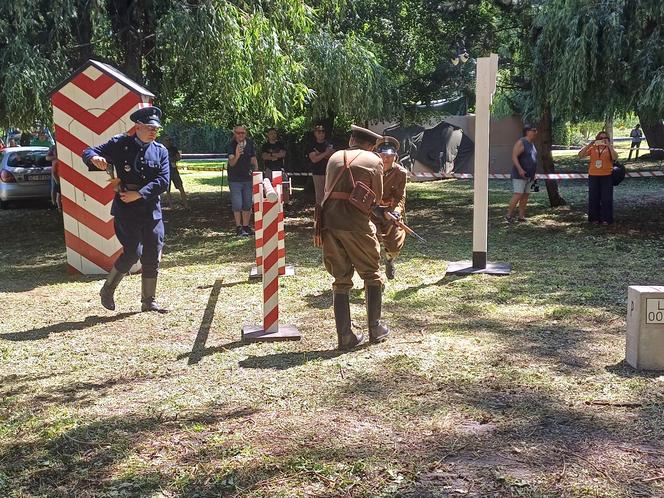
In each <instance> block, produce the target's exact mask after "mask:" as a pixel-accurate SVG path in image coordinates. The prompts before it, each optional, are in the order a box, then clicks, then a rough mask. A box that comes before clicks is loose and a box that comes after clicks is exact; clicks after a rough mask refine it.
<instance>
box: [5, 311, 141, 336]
mask: <svg viewBox="0 0 664 498" xmlns="http://www.w3.org/2000/svg"><path fill="white" fill-rule="evenodd" d="M137 313H139V312H138V311H127V312H124V313H118V314H117V315H112V316H98V315H94V316H89V317H87V318H85V319H84V320H82V321H78V322H62V323H56V324H53V325H47V326H46V327H39V328H37V329H32V330H24V331H22V332H8V333H4V334H0V339H6V340H8V341H36V340H39V339H46V338H47V337H48V336H49V335H51V334H59V333H62V332H73V331H75V330H85V329H87V328H90V327H94V326H95V325H102V324H106V323H113V322H117V321H119V320H124V319H125V318H127V317H130V316H132V315H135V314H137Z"/></svg>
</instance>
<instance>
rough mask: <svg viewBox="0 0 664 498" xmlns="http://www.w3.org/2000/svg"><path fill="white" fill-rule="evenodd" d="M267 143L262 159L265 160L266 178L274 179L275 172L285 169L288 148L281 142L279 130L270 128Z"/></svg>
mask: <svg viewBox="0 0 664 498" xmlns="http://www.w3.org/2000/svg"><path fill="white" fill-rule="evenodd" d="M266 137H267V142H265V143H264V144H263V147H262V148H261V158H262V159H263V165H264V171H265V176H266V178H272V172H273V171H280V170H283V169H284V158H285V157H286V147H285V146H284V144H283V143H282V142H281V141H280V140H279V137H278V135H277V130H276V129H275V128H270V129H269V130H267V134H266Z"/></svg>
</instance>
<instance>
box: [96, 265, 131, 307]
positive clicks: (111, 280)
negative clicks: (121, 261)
mask: <svg viewBox="0 0 664 498" xmlns="http://www.w3.org/2000/svg"><path fill="white" fill-rule="evenodd" d="M124 276H125V274H124V273H121V272H119V271H118V269H117V268H116V267H115V266H114V267H113V268H111V271H110V272H109V273H108V276H107V277H106V282H104V285H103V287H102V288H101V290H100V291H99V297H101V305H102V306H103V307H104V308H106V309H107V310H111V311H115V298H114V296H115V289H117V287H118V284H119V283H120V280H122V279H123V278H124Z"/></svg>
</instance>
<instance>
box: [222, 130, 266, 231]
mask: <svg viewBox="0 0 664 498" xmlns="http://www.w3.org/2000/svg"><path fill="white" fill-rule="evenodd" d="M226 151H227V153H228V188H229V190H230V191H231V207H232V209H233V217H234V219H235V234H236V235H238V236H249V235H253V234H254V231H253V230H252V229H251V228H250V227H249V220H250V219H251V205H252V189H253V187H252V178H251V175H252V171H253V170H255V169H258V160H257V159H256V148H255V146H254V142H253V141H252V140H250V139H248V138H247V128H246V127H245V126H242V125H238V126H236V127H235V128H233V139H232V140H231V141H230V143H229V144H228V148H227V150H226Z"/></svg>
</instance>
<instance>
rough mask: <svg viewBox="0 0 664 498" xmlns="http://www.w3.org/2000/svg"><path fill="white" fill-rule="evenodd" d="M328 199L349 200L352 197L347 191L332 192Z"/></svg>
mask: <svg viewBox="0 0 664 498" xmlns="http://www.w3.org/2000/svg"><path fill="white" fill-rule="evenodd" d="M328 199H338V200H343V201H347V200H348V199H350V194H347V193H346V192H330V195H329V197H328Z"/></svg>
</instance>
